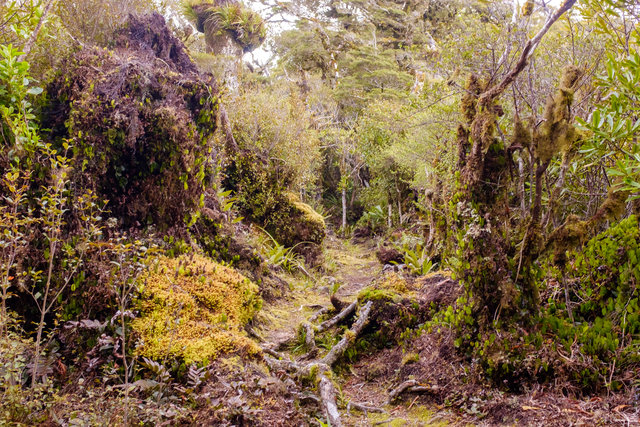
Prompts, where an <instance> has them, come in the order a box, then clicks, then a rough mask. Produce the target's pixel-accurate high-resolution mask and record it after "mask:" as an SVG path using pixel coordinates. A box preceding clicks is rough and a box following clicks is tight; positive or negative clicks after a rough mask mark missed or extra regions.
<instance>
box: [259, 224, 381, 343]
mask: <svg viewBox="0 0 640 427" xmlns="http://www.w3.org/2000/svg"><path fill="white" fill-rule="evenodd" d="M325 242H326V251H325V262H324V265H325V271H324V272H323V273H316V274H315V276H317V280H314V281H312V280H310V279H309V278H305V277H300V278H299V279H294V280H292V279H291V276H288V277H287V278H286V280H287V281H288V282H289V288H290V289H289V292H287V295H286V297H285V298H281V299H279V300H277V301H275V302H273V303H268V304H265V307H264V308H263V310H262V311H261V312H260V314H258V316H257V320H258V322H257V323H258V325H259V326H258V327H257V332H258V334H259V335H260V336H261V337H262V338H263V339H264V340H265V341H266V342H270V343H279V342H284V341H287V340H289V339H291V338H293V337H294V336H295V335H296V332H297V328H298V326H299V325H300V324H301V323H302V322H304V321H306V320H307V319H308V318H309V317H311V316H312V315H313V314H314V313H315V312H317V311H318V310H320V309H321V308H323V307H327V308H328V307H331V302H330V301H329V297H330V295H331V293H332V292H333V290H334V289H335V287H339V288H338V290H337V292H336V296H337V297H338V298H339V299H341V300H343V301H347V302H349V303H350V302H353V301H354V300H355V299H356V297H357V295H358V293H359V292H360V291H361V290H362V289H364V288H365V287H367V286H369V285H370V284H371V282H372V281H373V280H374V279H375V278H376V277H378V276H379V275H380V273H381V272H382V265H380V263H379V262H378V260H377V259H376V257H375V250H376V244H375V242H374V241H372V240H364V241H350V240H346V239H341V238H338V237H337V236H335V235H334V234H330V235H329V236H327V238H326V240H325Z"/></svg>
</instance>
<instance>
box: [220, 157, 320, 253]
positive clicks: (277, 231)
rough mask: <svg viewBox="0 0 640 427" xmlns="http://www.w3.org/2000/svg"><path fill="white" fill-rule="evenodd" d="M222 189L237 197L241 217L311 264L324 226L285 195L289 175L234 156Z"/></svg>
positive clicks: (259, 160) (264, 162) (305, 207)
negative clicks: (231, 192) (261, 228)
mask: <svg viewBox="0 0 640 427" xmlns="http://www.w3.org/2000/svg"><path fill="white" fill-rule="evenodd" d="M225 172H226V177H225V179H224V181H223V186H224V187H225V188H227V189H229V190H231V191H233V193H234V194H235V195H236V196H237V197H238V201H237V202H236V203H237V205H238V207H239V208H240V210H241V212H242V214H243V215H244V216H245V217H246V218H247V219H249V220H250V221H252V222H254V223H257V224H259V225H260V226H261V227H263V228H264V229H265V230H267V231H268V232H269V234H271V235H272V236H273V238H274V239H275V240H276V241H277V242H278V243H280V244H281V245H284V246H286V247H295V250H296V252H297V253H300V254H301V255H303V256H304V257H305V259H306V261H307V263H311V264H315V263H316V260H317V258H318V257H319V255H320V254H321V245H322V242H323V240H324V238H325V235H326V232H325V222H324V219H323V218H322V216H321V215H319V214H318V213H317V212H315V211H314V210H313V208H312V207H311V206H309V205H307V204H305V203H302V202H301V201H300V200H299V199H298V198H297V196H295V195H294V194H292V193H289V192H288V191H287V186H288V185H289V183H290V178H289V177H288V175H289V174H287V173H286V172H284V173H280V172H278V171H277V170H275V169H274V168H273V167H271V165H270V163H269V162H268V161H267V160H265V159H263V158H262V157H260V156H259V155H258V154H256V153H253V152H251V151H248V150H245V151H241V152H239V153H237V154H236V156H235V159H234V161H233V162H231V163H230V164H229V166H228V167H227V169H226V171H225Z"/></svg>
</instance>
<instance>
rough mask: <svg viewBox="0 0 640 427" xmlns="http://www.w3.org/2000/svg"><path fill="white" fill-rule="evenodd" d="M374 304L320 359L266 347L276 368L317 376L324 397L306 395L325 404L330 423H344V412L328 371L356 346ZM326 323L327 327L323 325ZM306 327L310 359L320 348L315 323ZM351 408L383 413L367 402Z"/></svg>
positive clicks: (348, 310) (336, 426) (344, 313)
mask: <svg viewBox="0 0 640 427" xmlns="http://www.w3.org/2000/svg"><path fill="white" fill-rule="evenodd" d="M372 305H373V303H372V302H371V301H368V302H367V303H366V304H365V305H364V306H363V307H362V308H361V310H360V314H359V316H358V319H357V320H356V321H355V323H354V324H353V326H352V327H351V328H350V329H349V330H348V331H347V332H346V333H345V336H344V337H343V338H342V339H341V340H340V342H338V344H336V345H335V346H333V347H332V348H331V350H329V352H328V353H327V354H326V355H325V356H324V357H323V358H322V359H320V360H312V361H310V362H308V363H300V362H294V361H292V360H289V359H288V358H287V357H286V356H285V355H283V354H281V353H278V352H277V351H275V350H273V349H272V348H270V347H266V346H265V347H263V349H262V350H263V351H264V353H266V354H265V355H264V361H265V362H266V363H267V365H268V366H269V368H270V369H271V370H273V371H280V372H289V373H291V374H292V375H294V376H296V377H297V378H298V379H302V378H310V377H311V378H314V379H315V381H316V384H317V387H318V391H319V392H320V397H319V399H318V400H315V399H317V398H316V397H315V396H314V397H313V398H309V397H308V396H305V398H307V399H311V400H314V401H316V402H317V403H319V404H320V406H321V407H322V410H323V412H324V415H325V416H326V418H327V420H328V421H329V423H330V425H331V426H333V427H339V426H342V422H341V420H340V412H339V411H338V404H337V403H336V395H337V391H336V388H335V386H334V385H333V382H332V381H331V379H329V377H328V376H327V375H326V373H327V372H329V371H330V370H331V366H333V365H334V364H335V363H336V362H337V361H338V359H339V358H340V357H341V356H342V355H343V354H344V352H345V351H346V350H347V349H348V348H349V346H350V345H352V344H353V343H354V342H355V340H356V338H357V337H358V335H360V334H361V333H362V331H363V329H364V327H365V326H366V325H367V323H368V322H369V315H370V313H371V307H372ZM356 307H357V302H354V303H352V304H350V305H349V306H348V307H346V308H345V309H344V310H342V311H341V312H340V313H339V314H338V315H336V316H335V317H333V318H332V319H330V320H329V321H327V322H324V323H323V324H322V325H320V327H319V328H318V330H326V329H327V328H328V327H330V326H327V324H329V325H336V324H338V323H339V322H340V321H341V320H343V319H345V318H347V317H348V316H349V315H350V314H351V313H353V312H355V309H356ZM323 325H325V326H324V328H323ZM302 328H303V329H304V330H305V332H306V338H305V343H306V345H307V347H308V348H309V353H308V354H307V356H306V358H310V357H315V354H317V352H318V347H317V346H316V343H315V331H314V328H313V326H312V325H311V324H310V323H303V324H302ZM349 405H350V406H349V407H348V409H350V408H351V407H354V408H356V409H359V410H362V411H365V412H367V411H368V412H380V411H381V410H379V409H378V408H372V407H368V406H365V405H361V404H357V403H350V404H349Z"/></svg>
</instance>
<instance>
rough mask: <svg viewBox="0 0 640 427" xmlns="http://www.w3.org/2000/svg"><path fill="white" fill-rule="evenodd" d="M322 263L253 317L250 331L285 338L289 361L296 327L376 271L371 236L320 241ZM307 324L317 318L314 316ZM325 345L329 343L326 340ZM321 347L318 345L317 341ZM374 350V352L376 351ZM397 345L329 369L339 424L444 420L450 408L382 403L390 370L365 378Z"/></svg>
mask: <svg viewBox="0 0 640 427" xmlns="http://www.w3.org/2000/svg"><path fill="white" fill-rule="evenodd" d="M325 243H326V246H325V248H326V250H325V262H324V268H325V271H324V272H323V273H316V276H317V280H313V281H312V280H310V279H309V278H304V277H299V278H298V279H294V280H291V279H292V277H291V276H287V280H288V281H289V285H290V289H289V291H288V292H285V293H286V296H285V297H284V298H280V299H278V300H276V301H272V302H268V303H266V304H265V307H263V310H262V311H261V312H260V314H259V315H258V317H257V320H258V322H257V325H258V326H257V327H256V332H258V335H260V336H261V338H262V339H264V341H265V342H266V343H270V344H276V345H278V343H287V344H286V345H283V346H282V348H281V349H280V350H279V351H280V352H281V353H282V354H284V355H285V356H286V357H291V358H292V359H293V360H296V359H297V358H299V357H300V356H301V355H302V354H303V353H301V350H302V345H303V344H302V342H300V338H299V337H297V333H298V328H299V326H300V325H301V324H303V323H304V322H307V321H309V319H310V318H312V316H313V315H314V314H316V313H317V312H318V311H319V310H321V309H323V308H331V307H332V304H331V302H330V300H329V298H330V295H331V293H332V292H333V291H335V289H336V287H337V288H338V289H337V291H336V292H335V295H336V296H337V297H338V299H340V300H341V301H343V302H346V303H351V302H353V301H355V300H356V298H357V296H358V294H359V293H360V291H361V290H362V289H364V288H366V287H368V286H369V285H371V283H372V282H373V281H374V280H375V279H377V278H379V277H380V276H381V275H382V265H381V264H380V262H379V261H378V260H377V258H376V256H375V253H376V242H375V241H374V240H371V239H352V240H347V239H341V238H338V237H337V236H335V235H329V236H327V239H326V240H325ZM312 323H316V324H317V323H318V321H314V322H312ZM327 344H329V343H327ZM319 345H320V346H321V344H319ZM376 353H377V352H376ZM402 353H403V352H402V349H399V348H395V349H388V350H384V351H383V352H382V354H381V356H382V357H380V355H379V354H362V355H361V356H359V357H358V359H357V360H356V361H354V363H353V364H352V365H350V364H347V365H341V366H340V367H339V368H338V369H336V370H334V372H335V373H336V374H337V375H336V376H335V377H334V380H335V381H336V384H337V385H338V386H339V390H340V394H341V396H340V398H339V401H341V402H342V404H341V413H342V418H343V424H344V425H345V426H397V425H403V426H427V425H428V426H442V425H448V424H449V422H450V420H451V419H452V416H451V413H449V412H447V411H442V410H440V409H439V408H434V407H433V406H432V405H429V406H423V405H422V404H421V403H420V402H416V401H415V400H414V401H413V403H412V404H411V405H410V406H409V407H407V406H406V405H388V403H387V400H388V396H389V387H390V385H391V384H392V378H391V376H392V375H389V376H388V377H385V376H381V377H378V378H371V374H370V372H376V371H380V370H383V368H382V367H381V366H380V365H381V363H382V364H386V363H389V365H390V366H391V365H397V364H398V360H395V359H398V358H402ZM349 402H357V403H362V404H365V405H367V406H372V407H376V408H383V409H384V410H385V412H384V413H363V412H361V411H358V410H354V409H350V410H349V408H347V409H346V410H345V406H347V405H348V404H349Z"/></svg>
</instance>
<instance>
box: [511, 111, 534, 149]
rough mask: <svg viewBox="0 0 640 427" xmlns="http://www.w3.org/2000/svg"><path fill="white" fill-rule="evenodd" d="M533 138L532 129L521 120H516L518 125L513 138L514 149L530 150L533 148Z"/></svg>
mask: <svg viewBox="0 0 640 427" xmlns="http://www.w3.org/2000/svg"><path fill="white" fill-rule="evenodd" d="M531 142H532V136H531V129H530V128H529V127H527V126H525V124H524V123H523V122H522V120H520V118H516V123H515V125H514V129H513V136H512V138H511V145H510V147H511V148H512V149H515V148H518V149H523V148H529V147H530V146H531Z"/></svg>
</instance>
